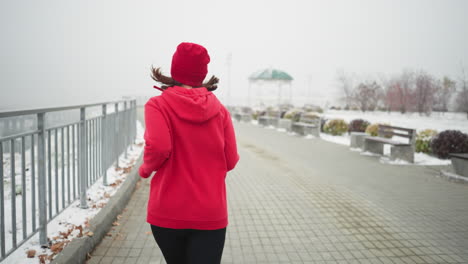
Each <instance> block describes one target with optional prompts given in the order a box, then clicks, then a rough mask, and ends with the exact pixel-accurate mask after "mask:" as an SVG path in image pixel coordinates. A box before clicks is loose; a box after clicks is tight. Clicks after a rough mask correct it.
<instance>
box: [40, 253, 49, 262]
mask: <svg viewBox="0 0 468 264" xmlns="http://www.w3.org/2000/svg"><path fill="white" fill-rule="evenodd" d="M46 259H47V255H46V254H42V255H39V263H40V264H45V263H46Z"/></svg>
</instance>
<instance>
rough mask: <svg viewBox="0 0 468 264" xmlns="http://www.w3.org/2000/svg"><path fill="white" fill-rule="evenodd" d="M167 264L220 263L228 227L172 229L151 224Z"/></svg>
mask: <svg viewBox="0 0 468 264" xmlns="http://www.w3.org/2000/svg"><path fill="white" fill-rule="evenodd" d="M151 231H153V236H154V239H155V240H156V243H158V246H159V248H160V249H161V251H162V253H163V255H164V258H165V259H166V262H167V264H219V263H221V256H222V255H223V248H224V240H225V238H226V228H223V229H217V230H196V229H170V228H163V227H159V226H154V225H151Z"/></svg>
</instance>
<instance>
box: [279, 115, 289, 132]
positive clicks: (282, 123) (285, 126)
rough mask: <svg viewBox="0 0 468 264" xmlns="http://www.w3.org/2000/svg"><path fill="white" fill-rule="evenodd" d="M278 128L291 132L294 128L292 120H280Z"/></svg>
mask: <svg viewBox="0 0 468 264" xmlns="http://www.w3.org/2000/svg"><path fill="white" fill-rule="evenodd" d="M278 128H282V129H285V130H286V131H291V128H292V120H291V119H286V118H281V119H279V120H278Z"/></svg>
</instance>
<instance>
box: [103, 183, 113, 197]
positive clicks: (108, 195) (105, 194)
mask: <svg viewBox="0 0 468 264" xmlns="http://www.w3.org/2000/svg"><path fill="white" fill-rule="evenodd" d="M111 186H112V184H111ZM110 197H111V196H110V194H108V193H106V192H105V193H104V198H110Z"/></svg>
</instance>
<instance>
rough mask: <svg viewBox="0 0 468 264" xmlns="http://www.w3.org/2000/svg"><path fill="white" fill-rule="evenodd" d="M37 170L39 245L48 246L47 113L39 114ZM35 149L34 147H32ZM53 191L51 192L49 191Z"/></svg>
mask: <svg viewBox="0 0 468 264" xmlns="http://www.w3.org/2000/svg"><path fill="white" fill-rule="evenodd" d="M37 129H38V130H39V134H38V137H37V139H38V140H37V156H38V158H37V168H38V179H37V181H38V185H39V186H38V188H39V190H38V196H39V197H38V199H39V243H40V244H41V245H43V246H45V245H47V198H46V197H47V191H46V159H45V156H46V150H45V140H46V139H45V138H46V135H45V113H38V114H37ZM32 147H34V146H32ZM49 191H51V190H49Z"/></svg>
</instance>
